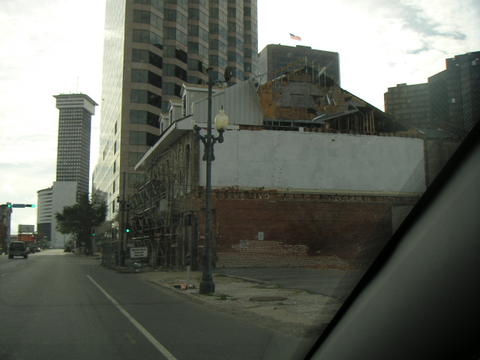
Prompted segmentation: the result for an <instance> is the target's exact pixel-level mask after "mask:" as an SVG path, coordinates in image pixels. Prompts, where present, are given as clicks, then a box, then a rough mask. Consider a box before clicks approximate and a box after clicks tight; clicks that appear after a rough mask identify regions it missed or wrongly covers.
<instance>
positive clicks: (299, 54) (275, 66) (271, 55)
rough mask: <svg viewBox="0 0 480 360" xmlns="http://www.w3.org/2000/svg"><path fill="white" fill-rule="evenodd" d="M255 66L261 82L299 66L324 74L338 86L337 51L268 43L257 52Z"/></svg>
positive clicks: (338, 63) (325, 77)
mask: <svg viewBox="0 0 480 360" xmlns="http://www.w3.org/2000/svg"><path fill="white" fill-rule="evenodd" d="M257 66H258V69H257V70H258V72H259V74H260V75H261V77H260V79H261V83H266V82H267V81H270V80H272V79H274V78H276V77H278V76H280V75H282V74H285V73H288V72H290V71H292V70H297V69H298V68H300V67H308V68H310V69H311V70H313V71H314V72H315V73H320V74H323V75H325V76H324V77H323V78H324V79H325V80H327V79H330V80H329V81H333V84H335V85H338V86H340V57H339V55H338V53H337V52H332V51H324V50H317V49H312V48H311V47H310V46H300V45H297V46H295V47H293V46H286V45H275V44H270V45H267V46H265V48H264V49H263V50H262V51H261V52H260V54H258V65H257ZM333 84H331V85H333Z"/></svg>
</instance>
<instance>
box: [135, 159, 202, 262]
mask: <svg viewBox="0 0 480 360" xmlns="http://www.w3.org/2000/svg"><path fill="white" fill-rule="evenodd" d="M171 153H174V151H173V150H169V151H168V152H167V153H164V154H162V155H161V156H159V157H158V158H157V159H156V161H153V163H154V164H155V166H154V168H153V167H152V168H151V169H149V170H150V171H149V174H150V179H149V180H148V181H147V182H146V183H145V184H143V185H142V186H140V187H139V188H138V190H137V191H136V192H135V193H134V194H132V195H131V196H130V197H129V199H128V202H127V203H128V206H127V219H128V223H129V226H130V228H131V229H132V234H133V236H131V237H130V238H129V239H128V240H127V244H129V246H146V247H147V248H148V254H149V258H148V262H149V265H151V266H153V267H162V268H175V269H179V268H184V267H185V266H186V265H192V267H195V266H196V263H197V261H196V244H197V237H198V225H197V224H198V220H197V219H196V215H195V213H194V212H193V211H192V209H191V206H190V205H189V204H191V202H190V201H189V196H188V195H189V193H190V191H189V190H190V189H189V187H188V186H187V181H188V179H187V178H186V176H185V170H186V169H185V166H182V162H181V160H179V158H180V157H178V156H177V157H173V158H172V156H171ZM169 154H170V156H169ZM175 160H176V161H175ZM194 247H195V250H194V249H193V248H194Z"/></svg>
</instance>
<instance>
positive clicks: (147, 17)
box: [133, 9, 163, 30]
mask: <svg viewBox="0 0 480 360" xmlns="http://www.w3.org/2000/svg"><path fill="white" fill-rule="evenodd" d="M133 22H136V23H140V24H148V25H151V26H153V27H154V28H156V29H158V30H162V29H163V20H162V18H161V17H159V16H157V15H155V14H153V13H151V12H150V11H144V10H136V9H135V10H133Z"/></svg>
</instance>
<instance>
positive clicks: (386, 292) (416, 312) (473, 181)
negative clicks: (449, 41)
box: [306, 123, 480, 360]
mask: <svg viewBox="0 0 480 360" xmlns="http://www.w3.org/2000/svg"><path fill="white" fill-rule="evenodd" d="M479 135H480V126H479V123H477V125H476V126H475V127H474V128H473V130H472V131H471V132H470V133H469V135H468V136H467V137H466V138H465V140H464V141H463V143H462V144H461V146H460V147H459V148H458V150H457V151H456V153H455V154H454V156H453V157H452V158H451V159H450V161H449V162H448V163H447V165H446V166H445V168H444V169H443V170H442V172H441V173H440V174H439V176H438V177H437V178H436V179H435V181H434V182H433V183H432V185H431V186H430V187H429V188H428V190H427V191H426V192H425V194H424V195H423V196H422V198H421V199H420V201H419V203H418V204H417V205H416V207H415V208H414V209H413V210H412V212H411V213H410V214H409V215H408V217H407V218H406V220H405V221H404V223H403V224H402V225H401V226H400V228H399V229H398V230H397V232H396V233H395V234H394V236H393V237H392V238H391V240H390V241H389V243H388V244H387V246H386V247H385V248H384V249H383V250H382V252H381V253H380V255H379V256H378V258H377V259H376V260H375V262H374V263H373V264H372V266H371V267H370V268H369V270H368V271H367V272H366V273H365V275H364V276H363V278H362V279H361V281H360V282H359V283H358V284H357V286H356V287H355V288H354V290H353V291H352V293H351V294H350V296H349V297H348V298H347V300H346V301H345V303H344V304H343V306H342V307H341V308H340V310H339V311H338V313H337V314H336V316H335V317H334V319H333V320H332V322H331V323H330V324H329V325H328V326H327V328H326V329H325V331H324V332H323V333H322V335H321V336H320V338H319V339H318V340H317V342H316V344H315V345H314V347H313V348H312V349H311V350H310V352H309V353H308V354H307V356H306V358H307V359H315V360H325V359H328V360H330V359H332V360H333V359H335V360H342V359H368V360H374V359H471V360H474V359H475V360H478V359H480V281H479V275H480V142H479V138H480V136H479Z"/></svg>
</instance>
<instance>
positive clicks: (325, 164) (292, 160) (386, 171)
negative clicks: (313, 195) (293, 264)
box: [200, 130, 425, 193]
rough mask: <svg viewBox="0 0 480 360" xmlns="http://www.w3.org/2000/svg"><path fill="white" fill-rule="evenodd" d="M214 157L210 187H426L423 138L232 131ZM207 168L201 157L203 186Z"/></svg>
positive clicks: (405, 189) (407, 189) (411, 190)
mask: <svg viewBox="0 0 480 360" xmlns="http://www.w3.org/2000/svg"><path fill="white" fill-rule="evenodd" d="M201 146H202V147H203V145H201ZM202 153H203V149H202ZM215 157H216V160H215V161H214V162H213V166H212V186H214V187H227V186H239V187H246V188H251V187H253V188H255V187H265V188H275V189H290V190H320V191H365V192H372V191H373V192H387V193H390V192H407V193H417V192H423V191H424V190H425V170H424V156H423V141H422V140H421V139H413V138H403V137H385V136H367V135H348V134H328V133H310V132H293V131H266V130H264V131H247V130H231V131H227V132H226V134H225V142H224V143H222V144H215ZM205 167H206V163H205V162H203V161H201V159H200V171H201V173H200V185H202V186H204V185H205Z"/></svg>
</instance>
